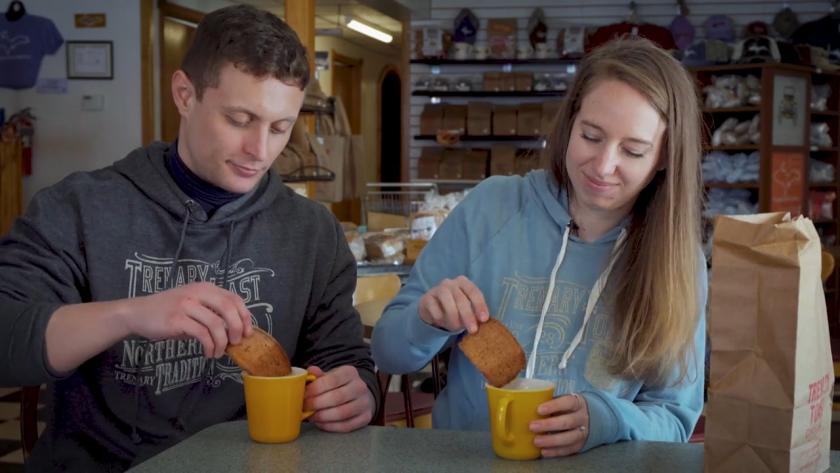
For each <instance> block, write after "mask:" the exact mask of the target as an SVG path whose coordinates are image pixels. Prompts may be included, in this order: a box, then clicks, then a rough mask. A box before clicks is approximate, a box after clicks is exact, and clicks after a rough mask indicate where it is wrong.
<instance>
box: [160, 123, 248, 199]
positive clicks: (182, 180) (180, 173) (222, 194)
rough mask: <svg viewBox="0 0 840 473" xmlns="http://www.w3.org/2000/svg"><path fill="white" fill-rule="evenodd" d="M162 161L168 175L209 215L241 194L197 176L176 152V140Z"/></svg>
mask: <svg viewBox="0 0 840 473" xmlns="http://www.w3.org/2000/svg"><path fill="white" fill-rule="evenodd" d="M164 161H165V163H166V169H167V170H168V171H169V175H170V176H172V179H174V180H175V183H176V184H178V187H180V188H181V190H182V191H184V194H187V196H188V197H189V198H190V199H193V200H195V201H196V202H198V204H199V205H201V208H203V209H204V211H205V212H206V213H207V215H211V214H212V213H213V212H215V211H216V209H218V208H219V207H221V206H223V205H225V204H227V203H228V202H231V201H234V200H236V199H237V198H239V197H241V196H242V195H243V194H237V193H234V192H228V191H226V190H224V189H222V188H221V187H218V186H215V185H213V184H211V183H209V182H207V181H205V180H204V179H202V178H200V177H198V175H196V174H195V173H194V172H192V170H190V168H188V167H187V165H186V164H184V161H183V160H182V159H181V156H180V155H179V154H178V140H175V142H174V143H172V144H171V145H170V146H169V148H167V149H166V152H164Z"/></svg>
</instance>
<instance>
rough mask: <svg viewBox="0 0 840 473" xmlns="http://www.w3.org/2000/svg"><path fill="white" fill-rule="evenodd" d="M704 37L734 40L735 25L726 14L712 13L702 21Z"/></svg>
mask: <svg viewBox="0 0 840 473" xmlns="http://www.w3.org/2000/svg"><path fill="white" fill-rule="evenodd" d="M703 28H705V30H706V38H708V39H719V40H721V41H726V42H731V41H734V40H735V26H734V24H733V23H732V19H731V18H729V17H728V16H726V15H712V16H710V17H709V18H707V19H706V21H704V22H703Z"/></svg>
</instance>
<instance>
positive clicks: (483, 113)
mask: <svg viewBox="0 0 840 473" xmlns="http://www.w3.org/2000/svg"><path fill="white" fill-rule="evenodd" d="M492 130H493V104H492V103H490V102H469V103H468V104H467V134H468V135H472V136H487V135H490V134H491V133H492Z"/></svg>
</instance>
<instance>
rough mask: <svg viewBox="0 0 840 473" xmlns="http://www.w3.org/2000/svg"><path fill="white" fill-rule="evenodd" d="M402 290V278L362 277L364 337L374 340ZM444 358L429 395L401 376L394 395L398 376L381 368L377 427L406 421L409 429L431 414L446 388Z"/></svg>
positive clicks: (357, 298)
mask: <svg viewBox="0 0 840 473" xmlns="http://www.w3.org/2000/svg"><path fill="white" fill-rule="evenodd" d="M400 287H401V282H400V279H399V276H397V275H396V274H383V275H376V276H364V277H360V278H358V280H357V283H356V292H355V293H354V299H353V300H354V304H355V307H356V310H357V311H358V312H359V315H360V316H361V319H362V326H363V327H364V336H365V338H366V339H370V337H371V334H372V333H373V326H374V325H375V324H376V321H377V320H379V317H380V316H381V315H382V312H383V310H384V309H385V306H386V305H387V304H388V302H390V300H391V299H392V298H393V297H394V296H396V295H397V292H399V290H400ZM442 360H443V357H442V356H441V355H435V357H434V358H433V359H432V362H431V368H432V380H433V392H432V393H427V392H423V391H421V390H418V389H414V387H413V379H412V378H413V377H414V376H412V374H401V375H399V380H400V382H399V384H400V388H399V392H390V391H389V389H388V388H389V386H390V384H391V380H392V379H393V377H394V376H395V375H393V374H390V373H385V372H382V371H381V370H379V369H377V371H376V374H377V377H378V380H379V389H380V392H379V394H380V405H379V409H378V410H377V412H378V414H377V417H376V418H375V419H374V420H373V422H372V424H374V425H386V424H389V423H392V422H397V421H400V420H405V424H406V426H407V427H415V425H416V424H415V420H416V419H417V418H418V417H420V416H424V415H428V414H431V412H432V407H433V405H434V401H435V398H437V396H438V394H439V393H440V390H441V389H443V376H444V375H443V364H442Z"/></svg>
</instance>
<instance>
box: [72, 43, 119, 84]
mask: <svg viewBox="0 0 840 473" xmlns="http://www.w3.org/2000/svg"><path fill="white" fill-rule="evenodd" d="M67 78H68V79H108V80H110V79H113V78H114V42H113V41H67Z"/></svg>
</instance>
